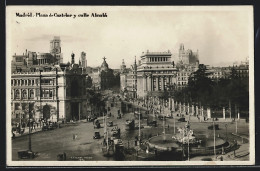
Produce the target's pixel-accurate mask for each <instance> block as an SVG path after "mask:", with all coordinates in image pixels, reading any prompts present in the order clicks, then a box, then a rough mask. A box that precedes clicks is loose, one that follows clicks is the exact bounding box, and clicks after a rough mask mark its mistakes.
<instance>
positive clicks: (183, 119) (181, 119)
mask: <svg viewBox="0 0 260 171" xmlns="http://www.w3.org/2000/svg"><path fill="white" fill-rule="evenodd" d="M178 121H179V122H186V121H185V118H180V119H178Z"/></svg>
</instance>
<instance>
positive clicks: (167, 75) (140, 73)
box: [137, 50, 177, 97]
mask: <svg viewBox="0 0 260 171" xmlns="http://www.w3.org/2000/svg"><path fill="white" fill-rule="evenodd" d="M171 56H172V54H171V52H170V51H168V52H149V51H148V50H147V52H146V53H144V52H143V54H142V56H141V60H140V65H139V66H138V67H137V97H144V96H146V95H148V94H149V95H152V96H153V95H158V94H160V93H161V92H164V91H165V90H168V89H169V88H170V87H175V86H176V84H177V69H176V68H175V66H174V62H172V61H171Z"/></svg>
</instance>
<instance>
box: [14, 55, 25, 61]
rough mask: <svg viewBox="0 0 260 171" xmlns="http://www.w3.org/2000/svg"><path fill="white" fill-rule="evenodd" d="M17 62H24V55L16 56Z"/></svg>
mask: <svg viewBox="0 0 260 171" xmlns="http://www.w3.org/2000/svg"><path fill="white" fill-rule="evenodd" d="M15 60H16V62H23V57H21V56H18V57H16V58H15Z"/></svg>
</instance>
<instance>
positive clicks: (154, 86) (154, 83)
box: [153, 78, 156, 90]
mask: <svg viewBox="0 0 260 171" xmlns="http://www.w3.org/2000/svg"><path fill="white" fill-rule="evenodd" d="M155 89H156V78H153V90H155Z"/></svg>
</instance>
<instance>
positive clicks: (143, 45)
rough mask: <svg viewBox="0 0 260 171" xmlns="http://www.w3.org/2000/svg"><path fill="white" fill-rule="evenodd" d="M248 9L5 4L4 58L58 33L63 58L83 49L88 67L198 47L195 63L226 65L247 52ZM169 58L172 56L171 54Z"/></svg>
mask: <svg viewBox="0 0 260 171" xmlns="http://www.w3.org/2000/svg"><path fill="white" fill-rule="evenodd" d="M17 12H19V13H23V12H25V13H28V12H32V14H33V15H34V14H35V13H41V14H50V13H52V14H54V13H58V14H61V13H69V14H75V15H78V14H82V13H88V14H91V13H95V12H96V13H107V16H108V17H106V18H94V17H78V16H77V17H76V18H72V17H16V13H17ZM252 20H253V18H252V8H251V7H249V6H246V7H204V8H201V7H199V8H197V7H186V8H183V7H72V6H71V7H65V6H60V7H50V6H41V7H40V6H39V7H34V6H24V7H22V6H20V7H15V6H13V7H7V20H6V22H7V52H8V53H7V57H8V58H11V56H12V55H13V54H14V53H16V54H22V53H24V52H25V49H28V50H29V51H35V52H49V41H50V40H51V39H52V38H53V36H60V38H61V46H62V53H63V56H64V62H67V61H70V58H71V53H72V52H74V53H75V56H76V61H77V62H78V59H79V56H80V53H81V52H82V51H84V52H86V54H87V60H88V65H89V66H99V65H101V63H102V60H103V59H102V58H103V57H104V56H105V57H106V58H107V62H108V64H109V66H110V67H111V68H119V66H120V64H121V62H122V59H124V60H125V63H126V65H127V66H128V67H129V66H130V65H131V64H133V62H134V58H135V56H136V57H137V59H139V58H140V55H141V53H142V52H144V51H147V50H149V51H156V52H157V51H167V50H170V51H171V52H172V53H174V54H177V53H178V48H179V45H180V43H184V46H185V49H192V50H194V51H197V49H198V50H199V59H200V63H204V64H208V65H230V64H232V63H233V62H235V61H242V60H245V59H246V58H247V57H248V56H250V54H252V48H251V47H252V45H253V39H252V36H253V32H252V30H253V23H252ZM173 60H174V59H173Z"/></svg>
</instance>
